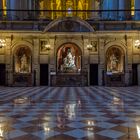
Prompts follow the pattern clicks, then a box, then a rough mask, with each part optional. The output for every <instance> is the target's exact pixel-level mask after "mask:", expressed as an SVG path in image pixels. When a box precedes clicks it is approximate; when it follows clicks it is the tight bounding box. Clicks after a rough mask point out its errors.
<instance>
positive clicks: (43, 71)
mask: <svg viewBox="0 0 140 140" xmlns="http://www.w3.org/2000/svg"><path fill="white" fill-rule="evenodd" d="M40 85H41V86H45V85H48V64H40Z"/></svg>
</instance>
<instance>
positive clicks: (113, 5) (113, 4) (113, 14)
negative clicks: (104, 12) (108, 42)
mask: <svg viewBox="0 0 140 140" xmlns="http://www.w3.org/2000/svg"><path fill="white" fill-rule="evenodd" d="M108 10H118V0H110V1H109V7H108ZM109 19H110V20H116V19H117V11H109Z"/></svg>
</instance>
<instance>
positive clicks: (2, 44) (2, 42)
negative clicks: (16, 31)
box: [0, 39, 6, 48]
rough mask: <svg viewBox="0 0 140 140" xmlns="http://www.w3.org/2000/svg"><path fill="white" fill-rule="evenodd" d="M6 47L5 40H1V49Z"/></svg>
mask: <svg viewBox="0 0 140 140" xmlns="http://www.w3.org/2000/svg"><path fill="white" fill-rule="evenodd" d="M5 45H6V41H5V39H0V48H2V47H4V46H5Z"/></svg>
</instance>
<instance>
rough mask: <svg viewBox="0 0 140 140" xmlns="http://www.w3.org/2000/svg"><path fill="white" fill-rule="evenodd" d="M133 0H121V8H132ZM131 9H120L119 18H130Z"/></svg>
mask: <svg viewBox="0 0 140 140" xmlns="http://www.w3.org/2000/svg"><path fill="white" fill-rule="evenodd" d="M130 5H131V1H130V0H119V10H131V6H130ZM130 15H131V12H130V11H120V12H119V15H118V18H119V20H125V19H126V20H127V19H129V18H130Z"/></svg>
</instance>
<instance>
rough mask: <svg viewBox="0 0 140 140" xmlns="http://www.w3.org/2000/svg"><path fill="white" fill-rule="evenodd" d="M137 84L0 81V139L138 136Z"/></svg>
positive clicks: (133, 139) (120, 139)
mask: <svg viewBox="0 0 140 140" xmlns="http://www.w3.org/2000/svg"><path fill="white" fill-rule="evenodd" d="M138 139H140V87H127V88H126V87H121V88H117V87H14V88H12V87H1V88H0V140H138Z"/></svg>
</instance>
